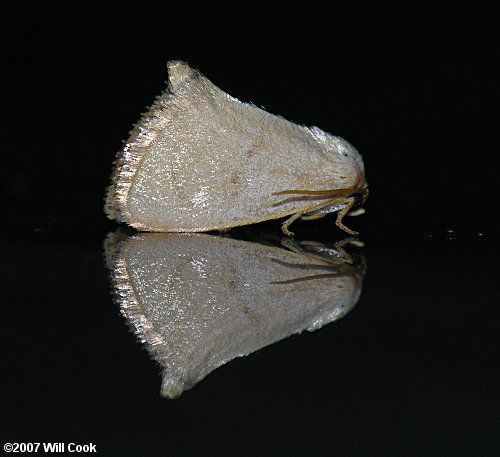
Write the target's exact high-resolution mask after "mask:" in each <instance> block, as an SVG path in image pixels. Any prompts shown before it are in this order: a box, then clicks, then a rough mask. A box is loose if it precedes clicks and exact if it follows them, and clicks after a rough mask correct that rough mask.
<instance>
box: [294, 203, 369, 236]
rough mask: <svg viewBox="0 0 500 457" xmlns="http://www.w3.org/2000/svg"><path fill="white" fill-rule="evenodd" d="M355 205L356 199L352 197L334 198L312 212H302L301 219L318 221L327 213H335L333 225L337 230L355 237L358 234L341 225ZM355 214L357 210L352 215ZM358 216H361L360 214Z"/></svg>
mask: <svg viewBox="0 0 500 457" xmlns="http://www.w3.org/2000/svg"><path fill="white" fill-rule="evenodd" d="M355 203H356V199H355V198H353V197H344V198H336V199H334V200H329V201H328V202H326V203H324V204H323V205H321V206H320V207H319V208H318V207H316V208H314V209H313V210H312V211H311V210H309V211H304V213H303V214H302V217H301V219H302V220H305V221H310V220H314V219H319V218H320V217H323V216H326V215H327V214H329V213H334V212H337V220H336V221H335V225H336V226H337V227H338V228H340V229H342V230H343V231H344V232H347V233H349V234H350V235H357V234H358V232H355V231H354V230H351V229H350V228H348V227H346V226H345V225H344V224H343V223H342V219H343V218H344V216H346V215H347V214H348V213H349V212H350V211H351V208H352V207H353V206H354V204H355ZM356 213H358V212H357V210H355V211H354V212H353V213H352V214H353V215H357V214H356ZM359 214H362V212H361V213H359Z"/></svg>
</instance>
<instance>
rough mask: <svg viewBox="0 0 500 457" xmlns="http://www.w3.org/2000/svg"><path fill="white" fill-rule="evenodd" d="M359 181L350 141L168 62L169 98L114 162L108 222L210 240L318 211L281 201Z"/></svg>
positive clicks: (163, 99) (142, 124)
mask: <svg viewBox="0 0 500 457" xmlns="http://www.w3.org/2000/svg"><path fill="white" fill-rule="evenodd" d="M361 176H362V177H361ZM360 180H364V170H363V165H362V160H361V156H360V155H359V154H358V153H357V152H356V151H355V149H354V148H352V146H350V145H349V144H348V143H347V142H345V141H344V140H342V139H340V138H338V137H333V136H332V135H329V134H326V133H325V132H322V131H321V130H320V129H318V128H316V127H314V128H313V129H308V128H306V127H303V126H299V125H296V124H293V123H291V122H288V121H286V120H285V119H283V118H281V117H278V116H274V115H271V114H269V113H267V112H265V111H263V110H261V109H259V108H257V107H255V106H253V105H251V104H246V103H242V102H240V101H238V100H237V99H235V98H233V97H231V96H229V95H228V94H226V93H224V92H223V91H221V90H220V89H218V88H217V87H216V86H214V85H213V84H212V83H211V82H210V81H209V80H208V79H206V78H205V77H203V76H202V75H201V74H200V73H198V72H196V71H194V70H192V69H191V68H190V67H188V66H187V65H186V64H184V63H182V62H170V63H169V91H167V92H166V93H164V94H163V95H162V96H160V97H159V98H158V99H157V101H156V102H155V104H154V105H153V106H152V107H151V109H150V111H149V112H148V113H147V114H146V115H145V116H144V117H143V118H142V119H141V120H140V121H139V123H138V125H137V126H136V128H135V129H134V131H133V132H132V133H131V137H130V139H129V141H128V143H127V144H126V146H125V147H124V150H123V151H122V154H121V155H120V156H119V158H118V160H117V163H116V170H115V173H114V176H113V181H114V184H113V185H112V186H111V188H110V190H109V194H108V202H107V212H108V214H109V215H110V216H111V217H113V218H117V219H119V220H122V221H125V222H127V223H129V224H130V225H132V226H134V227H136V228H141V229H145V230H153V231H204V230H210V229H216V228H227V227H233V226H238V225H245V224H250V223H255V222H259V221H262V220H267V219H273V218H279V217H283V216H286V215H289V214H294V213H296V212H300V211H301V210H303V209H304V208H305V207H306V206H308V205H310V204H311V202H310V201H305V199H300V198H299V199H298V198H295V199H294V198H284V197H283V196H277V195H273V194H274V193H276V192H280V191H283V190H288V189H311V190H326V189H338V188H346V187H351V186H354V185H355V184H356V183H357V182H359V181H360ZM280 202H284V203H280Z"/></svg>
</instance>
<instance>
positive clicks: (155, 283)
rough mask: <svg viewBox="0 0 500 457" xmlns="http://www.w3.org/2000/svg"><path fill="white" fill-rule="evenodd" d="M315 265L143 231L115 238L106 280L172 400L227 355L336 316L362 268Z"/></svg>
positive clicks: (286, 255) (355, 292)
mask: <svg viewBox="0 0 500 457" xmlns="http://www.w3.org/2000/svg"><path fill="white" fill-rule="evenodd" d="M318 263H321V262H317V261H315V260H314V259H311V258H308V257H305V256H302V255H300V254H296V253H293V252H289V251H286V250H284V249H280V248H274V247H269V246H262V245H258V244H254V243H249V242H244V241H239V240H232V239H229V238H223V237H215V236H210V235H200V234H146V235H141V236H136V237H133V238H131V239H129V240H128V241H126V242H125V243H124V244H123V245H122V247H121V249H120V253H119V254H118V258H117V261H116V264H115V269H114V273H113V277H114V283H115V288H116V291H117V294H118V297H119V301H120V306H121V308H122V311H123V313H124V314H125V315H126V316H127V318H128V319H129V320H130V322H131V324H132V325H133V327H134V328H135V329H136V331H137V332H138V334H139V336H140V338H141V339H142V340H143V341H145V342H146V343H147V344H148V347H149V349H150V351H151V352H152V354H153V355H154V357H155V358H156V359H157V360H158V361H159V362H160V363H161V364H162V365H163V366H164V379H163V387H162V392H163V395H165V396H169V397H174V396H177V395H180V393H181V392H182V391H183V390H185V389H188V388H190V387H192V386H193V385H194V384H196V383H197V382H198V381H200V380H201V379H203V378H204V377H205V376H206V375H207V374H208V373H210V372H211V371H212V370H214V369H215V368H217V367H218V366H220V365H222V364H224V363H226V362H227V361H229V360H231V359H233V358H235V357H238V356H244V355H247V354H249V353H251V352H254V351H256V350H258V349H260V348H262V347H264V346H267V345H269V344H271V343H274V342H276V341H279V340H281V339H283V338H285V337H287V336H289V335H291V334H294V333H298V332H301V331H303V330H305V329H308V330H311V331H312V330H316V329H317V328H319V327H321V326H322V325H324V324H327V323H329V322H331V321H334V320H336V319H338V318H340V317H342V316H343V315H345V314H346V313H347V312H348V311H349V310H350V309H351V308H352V307H353V306H354V305H355V303H356V302H357V301H358V298H359V295H360V291H361V278H362V274H361V273H359V271H355V270H354V269H350V267H349V266H347V267H348V268H346V269H345V270H341V273H340V274H339V275H337V276H336V277H325V276H324V275H325V274H328V273H331V272H332V268H331V267H327V266H325V265H321V264H319V265H318ZM335 268H337V269H338V268H342V267H341V266H338V267H335ZM335 268H334V271H335ZM338 271H340V270H338ZM315 275H320V276H317V277H315ZM308 277H314V279H310V280H308V279H306V278H308ZM297 278H300V279H299V280H297V281H291V282H288V283H281V284H280V283H276V282H280V281H281V282H282V281H290V280H295V279H297Z"/></svg>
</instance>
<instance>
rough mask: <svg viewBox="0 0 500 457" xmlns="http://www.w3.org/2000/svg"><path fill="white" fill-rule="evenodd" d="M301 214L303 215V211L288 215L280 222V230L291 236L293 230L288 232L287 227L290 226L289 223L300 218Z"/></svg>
mask: <svg viewBox="0 0 500 457" xmlns="http://www.w3.org/2000/svg"><path fill="white" fill-rule="evenodd" d="M303 215H304V213H295V214H293V215H292V216H290V217H289V218H288V219H287V220H286V221H285V222H283V224H281V230H282V232H283V233H284V234H285V235H286V236H293V232H290V230H288V227H290V224H291V223H292V222H293V221H296V220H297V219H300V218H301V217H302V216H303Z"/></svg>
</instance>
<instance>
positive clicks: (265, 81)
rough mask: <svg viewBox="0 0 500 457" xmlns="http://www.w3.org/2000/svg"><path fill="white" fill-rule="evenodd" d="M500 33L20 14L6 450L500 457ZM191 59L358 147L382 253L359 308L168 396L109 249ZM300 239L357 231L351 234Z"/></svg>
mask: <svg viewBox="0 0 500 457" xmlns="http://www.w3.org/2000/svg"><path fill="white" fill-rule="evenodd" d="M493 17H494V9H493V7H492V6H490V5H489V4H488V3H486V2H482V3H481V2H479V3H475V4H474V5H470V6H469V7H464V8H459V7H457V6H456V5H454V4H453V3H451V2H450V3H448V2H441V3H439V4H438V5H434V6H432V7H424V6H423V5H421V4H420V3H411V5H410V4H409V3H406V4H405V5H404V6H401V5H400V6H398V7H390V8H389V7H387V6H383V5H379V4H376V3H374V4H372V6H367V5H361V4H359V3H356V2H332V4H331V7H330V8H329V9H328V10H327V9H323V8H321V7H318V6H314V5H313V4H302V5H300V6H292V5H291V4H288V5H287V4H282V5H281V6H278V5H277V4H274V5H273V6H272V7H271V6H267V7H264V6H258V5H257V4H253V3H245V4H243V5H239V6H238V9H236V5H234V4H230V3H228V4H224V5H223V4H215V3H212V2H210V3H203V4H202V3H200V4H192V5H190V4H188V3H185V4H182V5H180V6H179V5H178V4H177V3H170V2H163V3H161V4H160V6H158V4H156V3H155V4H152V3H144V4H141V5H137V4H136V5H130V6H124V5H121V6H119V7H117V8H116V9H114V10H109V11H108V10H106V11H105V10H104V9H103V8H95V7H93V8H91V7H90V6H85V5H84V4H81V6H80V7H76V6H75V5H71V7H69V6H68V7H63V6H59V7H54V6H48V5H43V7H38V8H35V9H33V8H31V7H30V8H29V9H28V8H24V7H22V6H21V5H18V6H12V5H11V7H10V8H8V9H6V11H5V20H6V24H5V25H4V27H3V32H4V34H5V36H4V40H3V43H4V49H5V51H6V53H7V55H6V56H5V58H4V70H3V75H4V76H5V82H4V89H6V93H5V95H4V137H3V148H2V149H3V151H4V152H3V155H2V161H3V164H4V167H3V170H4V174H3V179H2V182H1V183H0V185H1V197H2V214H3V218H2V219H3V223H2V226H3V228H2V238H1V244H2V252H3V254H4V255H5V257H4V262H3V268H2V272H1V273H2V279H3V281H2V282H3V283H4V287H3V289H4V295H3V296H4V300H3V304H2V310H3V313H4V320H3V324H4V328H3V332H2V334H3V337H4V338H5V342H4V345H3V347H4V349H5V351H4V356H3V366H4V375H3V378H4V380H5V381H6V383H7V386H6V387H5V388H4V389H3V400H2V402H3V405H4V406H5V408H4V413H3V416H4V417H5V418H6V420H7V422H8V425H7V426H6V427H3V428H2V430H1V432H0V434H1V437H2V440H3V441H4V442H5V441H10V442H16V441H18V442H30V441H41V442H49V441H59V442H66V443H68V442H70V441H73V442H80V443H85V442H93V443H96V444H97V447H98V451H99V452H98V455H226V454H227V455H252V456H255V455H339V456H351V455H352V456H361V455H363V456H364V455H370V456H371V455H381V456H382V455H383V456H390V455H396V456H400V455H408V456H417V455H425V456H431V455H436V456H437V455H439V456H441V455H453V456H461V455H463V456H474V455H478V456H488V455H496V452H498V445H499V442H500V437H499V435H498V423H499V414H498V411H499V399H500V395H499V388H498V377H496V376H495V374H494V366H495V364H496V362H497V360H496V359H497V357H496V354H497V349H498V336H497V333H498V331H497V329H496V322H497V321H498V317H499V315H498V314H499V312H498V239H499V237H498V225H499V216H498V213H497V211H498V202H499V198H498V197H499V186H498V171H499V167H498V153H497V150H496V147H497V144H498V142H497V141H495V140H496V138H495V134H496V130H497V129H496V125H497V124H496V123H495V121H494V116H493V110H494V107H495V102H498V97H497V95H498V92H497V90H496V87H497V84H496V81H495V77H494V76H495V70H496V63H495V47H496V36H495V34H494V26H495V24H494V20H493ZM172 59H180V60H185V61H187V62H188V63H189V64H190V65H191V66H193V67H195V68H198V69H200V70H201V71H202V72H203V73H204V74H205V75H206V76H207V77H208V78H209V79H211V80H212V81H213V82H214V83H215V84H217V85H218V86H219V87H221V88H222V89H223V90H225V91H226V92H228V93H229V94H231V95H233V96H235V97H237V98H239V99H241V100H244V101H251V102H253V103H255V104H256V105H258V106H263V107H264V108H265V109H267V110H268V111H270V112H272V113H275V114H280V115H282V116H284V117H285V118H287V119H290V120H293V121H294V122H297V123H300V124H306V125H318V126H319V127H321V128H323V129H324V130H326V131H329V132H331V133H333V134H335V135H339V136H342V137H344V138H346V139H348V140H349V141H350V142H351V143H353V144H354V145H355V146H356V147H357V148H358V149H359V151H360V152H361V153H362V155H363V158H364V160H365V166H366V171H367V178H368V182H369V184H370V199H369V201H368V203H367V205H366V209H367V213H366V214H365V215H364V216H362V217H359V218H353V219H352V220H351V219H350V220H349V221H348V222H349V223H348V225H349V226H350V227H352V228H354V229H356V230H359V231H360V233H361V238H362V239H363V240H364V241H365V243H366V248H365V256H366V258H367V262H368V274H367V276H366V280H365V289H364V293H363V296H362V298H361V300H360V302H359V304H358V306H357V307H356V308H355V309H354V310H353V311H352V312H351V313H350V314H349V315H348V316H347V317H346V318H344V319H343V320H342V321H340V322H338V323H336V324H333V325H330V326H327V327H326V328H324V329H322V330H320V331H318V332H316V333H313V334H307V335H301V336H300V337H293V338H290V339H289V340H287V341H286V342H282V343H280V344H277V345H274V346H271V347H268V348H266V349H264V350H262V351H260V352H259V353H256V354H254V355H252V356H250V357H247V358H245V359H240V360H236V361H234V362H232V363H230V364H228V365H226V366H224V367H223V368H221V369H219V370H217V371H216V372H214V373H213V374H211V375H210V376H208V377H207V378H206V379H205V380H204V381H203V382H202V383H200V384H199V385H198V386H196V387H195V388H194V389H193V390H191V391H188V392H186V393H185V394H183V396H182V397H181V398H180V399H179V400H175V401H168V400H164V399H162V398H160V397H159V395H158V391H159V385H160V376H159V374H158V367H157V366H156V365H155V364H154V363H153V362H151V361H150V360H148V356H147V353H146V352H145V351H141V349H140V346H139V345H138V344H137V343H136V341H135V338H134V336H133V335H132V334H130V333H128V332H127V328H126V327H125V326H124V323H123V320H122V318H121V317H120V316H119V313H118V307H117V305H115V304H113V302H112V300H111V297H110V293H109V286H108V282H107V272H106V270H105V267H104V266H103V261H102V249H101V247H102V241H103V240H104V238H105V236H106V234H107V233H108V232H110V231H113V230H115V229H116V228H117V225H116V224H114V223H113V222H111V221H108V220H107V219H106V218H105V217H104V215H103V212H102V199H103V194H104V187H105V186H106V185H107V183H108V178H109V174H110V172H111V164H112V161H113V159H114V155H115V152H116V151H117V150H118V149H119V148H120V147H121V140H123V139H126V138H127V132H128V131H129V130H130V128H131V126H132V124H133V123H134V122H135V121H136V120H137V119H138V117H139V113H141V112H143V111H144V110H145V108H146V106H148V105H150V104H151V103H152V101H153V99H154V97H155V96H156V95H158V94H160V92H161V91H162V90H163V89H164V87H165V80H166V77H167V75H166V62H167V61H168V60H172ZM245 230H246V229H238V230H234V231H233V236H235V237H238V236H240V235H241V236H243V234H244V233H247V232H245ZM250 230H251V231H252V233H253V234H254V236H258V235H259V234H261V233H264V232H265V233H273V234H276V235H279V233H280V230H279V223H278V222H277V221H271V222H267V223H263V224H259V225H257V226H255V227H252V228H251V229H250ZM294 231H295V232H296V235H297V237H298V238H303V239H304V238H305V239H317V240H320V241H328V240H334V239H338V238H341V237H342V233H340V232H339V231H338V229H336V228H335V227H334V224H333V219H332V218H331V217H326V218H324V219H322V220H319V221H315V222H297V223H296V224H295V225H294ZM495 269H496V270H495Z"/></svg>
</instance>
